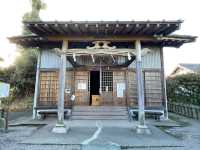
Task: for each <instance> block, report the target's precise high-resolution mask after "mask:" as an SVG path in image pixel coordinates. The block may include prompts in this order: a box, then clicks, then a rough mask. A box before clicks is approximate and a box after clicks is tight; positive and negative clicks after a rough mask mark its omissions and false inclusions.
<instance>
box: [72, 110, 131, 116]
mask: <svg viewBox="0 0 200 150" xmlns="http://www.w3.org/2000/svg"><path fill="white" fill-rule="evenodd" d="M72 115H74V116H84V115H85V116H109V115H113V116H120V115H121V116H122V115H123V116H126V115H128V113H127V111H125V112H72Z"/></svg>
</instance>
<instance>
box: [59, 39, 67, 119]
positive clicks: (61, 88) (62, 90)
mask: <svg viewBox="0 0 200 150" xmlns="http://www.w3.org/2000/svg"><path fill="white" fill-rule="evenodd" d="M67 48H68V43H67V41H63V45H62V51H64V50H67ZM65 74H66V54H65V53H61V61H60V71H59V92H58V94H59V97H58V121H59V122H63V120H64V103H65Z"/></svg>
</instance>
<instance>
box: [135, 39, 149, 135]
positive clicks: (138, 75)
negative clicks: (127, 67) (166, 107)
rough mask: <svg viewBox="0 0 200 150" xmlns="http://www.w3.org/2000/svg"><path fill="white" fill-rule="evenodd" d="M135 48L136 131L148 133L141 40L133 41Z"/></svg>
mask: <svg viewBox="0 0 200 150" xmlns="http://www.w3.org/2000/svg"><path fill="white" fill-rule="evenodd" d="M135 48H136V54H137V56H136V78H137V96H138V109H139V110H138V113H139V114H138V121H139V124H138V126H137V133H139V134H143V133H150V131H149V130H148V128H147V126H146V125H145V112H144V82H143V76H142V55H141V53H142V52H141V42H140V40H136V41H135Z"/></svg>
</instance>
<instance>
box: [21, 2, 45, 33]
mask: <svg viewBox="0 0 200 150" xmlns="http://www.w3.org/2000/svg"><path fill="white" fill-rule="evenodd" d="M31 5H32V9H31V11H30V12H27V13H25V14H24V16H23V18H22V20H23V21H40V20H41V19H40V15H39V14H40V11H41V10H43V9H46V4H45V3H43V2H42V1H41V0H31ZM28 34H31V32H30V31H28V30H27V29H26V28H25V27H24V28H23V35H28Z"/></svg>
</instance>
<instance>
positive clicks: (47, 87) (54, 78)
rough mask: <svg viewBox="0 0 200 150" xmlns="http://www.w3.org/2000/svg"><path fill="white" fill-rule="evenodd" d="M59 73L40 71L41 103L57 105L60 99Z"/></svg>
mask: <svg viewBox="0 0 200 150" xmlns="http://www.w3.org/2000/svg"><path fill="white" fill-rule="evenodd" d="M58 88H59V87H58V73H57V72H56V71H52V72H40V95H39V104H40V105H55V104H56V103H57V99H58Z"/></svg>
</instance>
